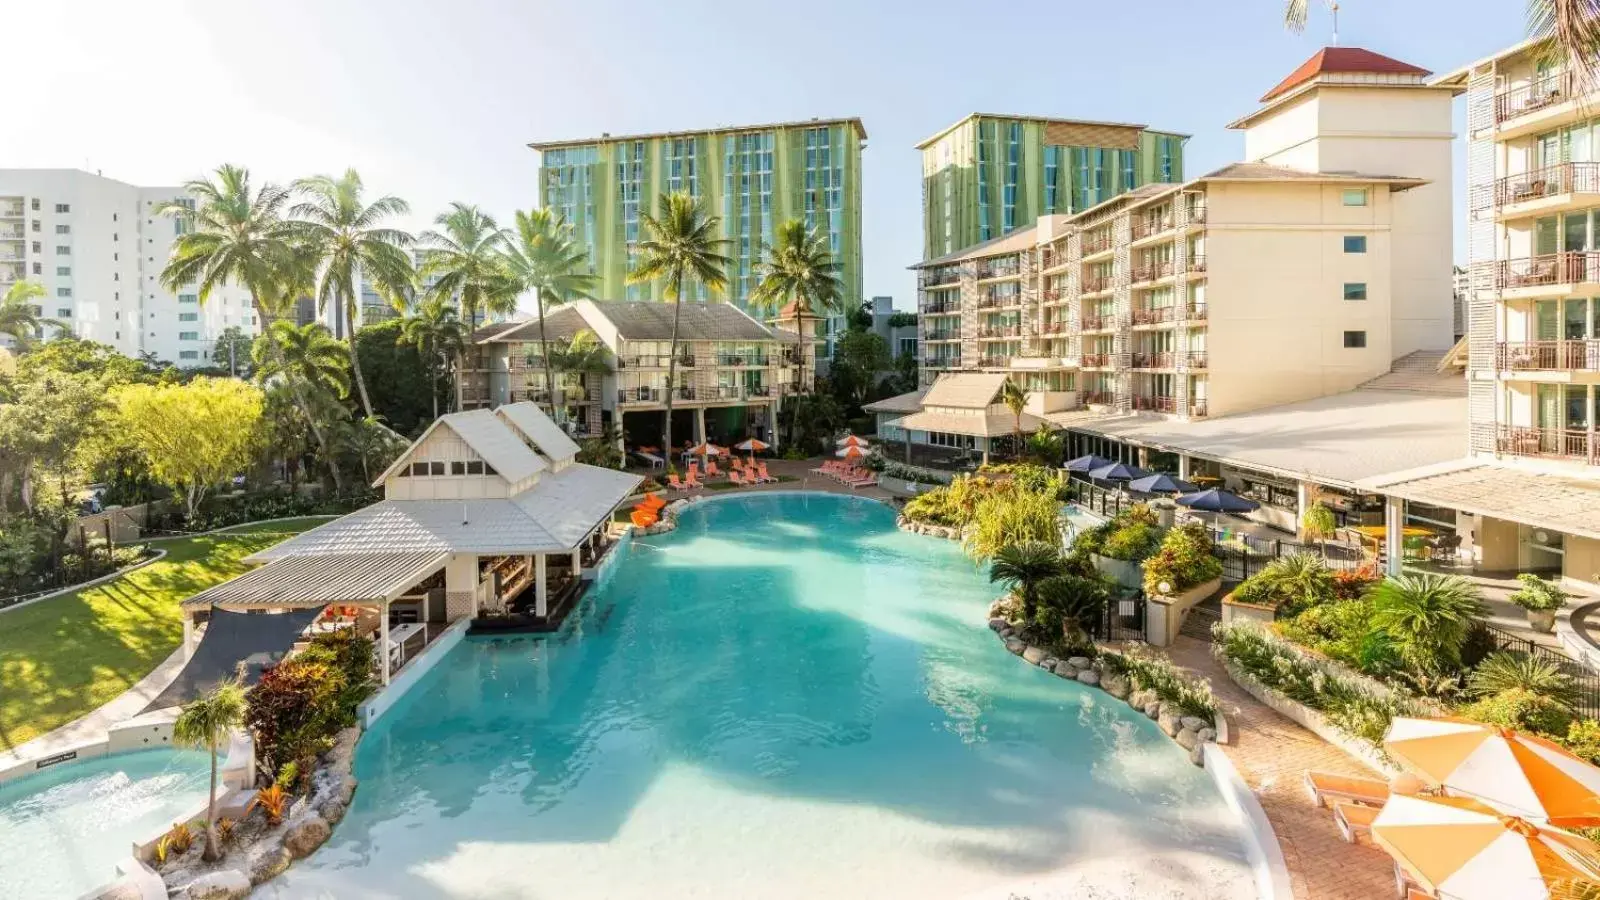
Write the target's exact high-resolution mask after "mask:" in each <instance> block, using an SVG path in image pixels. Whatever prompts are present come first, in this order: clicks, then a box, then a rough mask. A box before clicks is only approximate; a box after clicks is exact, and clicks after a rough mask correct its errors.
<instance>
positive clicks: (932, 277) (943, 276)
mask: <svg viewBox="0 0 1600 900" xmlns="http://www.w3.org/2000/svg"><path fill="white" fill-rule="evenodd" d="M960 281H961V270H960V269H957V268H948V269H928V270H926V271H925V272H923V274H922V286H923V287H925V288H936V287H944V286H946V285H952V284H959V283H960Z"/></svg>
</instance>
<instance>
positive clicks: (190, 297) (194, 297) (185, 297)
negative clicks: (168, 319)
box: [178, 294, 200, 303]
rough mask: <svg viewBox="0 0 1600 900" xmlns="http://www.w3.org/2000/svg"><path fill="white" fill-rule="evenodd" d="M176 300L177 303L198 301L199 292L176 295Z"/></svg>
mask: <svg viewBox="0 0 1600 900" xmlns="http://www.w3.org/2000/svg"><path fill="white" fill-rule="evenodd" d="M178 302H179V303H199V302H200V295H199V294H179V295H178Z"/></svg>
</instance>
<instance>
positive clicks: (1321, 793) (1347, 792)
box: [1306, 771, 1389, 806]
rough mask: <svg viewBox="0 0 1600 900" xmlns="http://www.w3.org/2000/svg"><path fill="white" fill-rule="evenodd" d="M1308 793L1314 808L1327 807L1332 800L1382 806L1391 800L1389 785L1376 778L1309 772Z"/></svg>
mask: <svg viewBox="0 0 1600 900" xmlns="http://www.w3.org/2000/svg"><path fill="white" fill-rule="evenodd" d="M1306 793H1308V794H1310V795H1311V803H1312V805H1314V806H1327V805H1328V802H1329V801H1330V800H1335V801H1344V802H1346V803H1362V804H1366V805H1367V806H1382V805H1383V804H1384V803H1386V802H1388V800H1389V785H1388V783H1387V782H1384V781H1380V780H1378V779H1376V778H1360V777H1357V776H1355V775H1334V774H1332V773H1331V772H1311V771H1307V772H1306Z"/></svg>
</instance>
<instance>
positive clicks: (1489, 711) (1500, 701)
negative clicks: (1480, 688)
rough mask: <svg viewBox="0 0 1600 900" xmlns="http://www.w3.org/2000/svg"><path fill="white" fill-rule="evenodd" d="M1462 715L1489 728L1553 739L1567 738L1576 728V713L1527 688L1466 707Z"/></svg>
mask: <svg viewBox="0 0 1600 900" xmlns="http://www.w3.org/2000/svg"><path fill="white" fill-rule="evenodd" d="M1461 715H1463V716H1466V717H1467V718H1469V719H1476V720H1477V721H1479V722H1484V723H1486V724H1489V725H1499V726H1501V727H1504V728H1517V729H1521V730H1523V731H1532V732H1536V733H1539V734H1551V735H1564V734H1566V733H1567V729H1568V727H1569V726H1570V725H1571V724H1572V713H1570V712H1568V711H1567V709H1566V707H1564V706H1562V705H1561V704H1560V703H1558V702H1556V701H1555V700H1552V699H1550V698H1549V697H1545V696H1541V695H1539V694H1535V693H1534V692H1532V691H1529V690H1524V689H1523V688H1510V689H1509V690H1504V691H1501V692H1500V693H1498V694H1494V695H1493V696H1489V697H1485V698H1484V699H1482V700H1479V701H1478V702H1476V703H1473V704H1470V705H1468V706H1465V707H1462V709H1461Z"/></svg>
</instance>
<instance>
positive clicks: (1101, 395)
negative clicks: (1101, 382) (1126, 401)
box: [1080, 391, 1117, 406]
mask: <svg viewBox="0 0 1600 900" xmlns="http://www.w3.org/2000/svg"><path fill="white" fill-rule="evenodd" d="M1080 399H1081V400H1082V401H1083V405H1085V406H1089V405H1091V404H1093V405H1095V406H1110V405H1111V404H1113V403H1115V402H1117V396H1116V395H1115V394H1113V393H1111V392H1110V391H1089V392H1087V393H1084V394H1082V395H1080Z"/></svg>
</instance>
